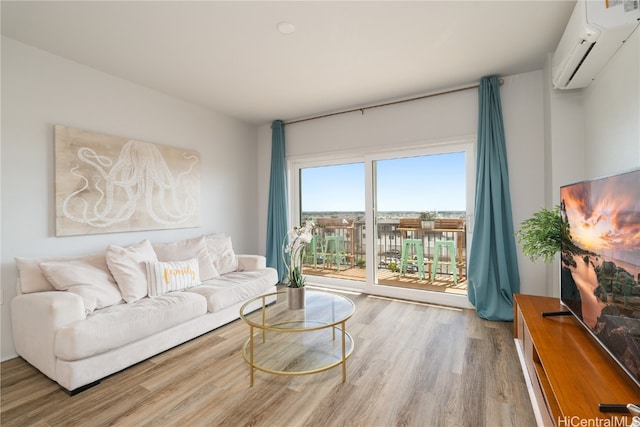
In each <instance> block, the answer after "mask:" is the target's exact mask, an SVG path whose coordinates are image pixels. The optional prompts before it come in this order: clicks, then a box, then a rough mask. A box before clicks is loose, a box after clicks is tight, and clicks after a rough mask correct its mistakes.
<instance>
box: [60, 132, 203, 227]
mask: <svg viewBox="0 0 640 427" xmlns="http://www.w3.org/2000/svg"><path fill="white" fill-rule="evenodd" d="M54 140H55V190H56V197H55V201H56V236H74V235H83V234H98V233H114V232H126V231H142V230H158V229H170V228H189V227H198V226H199V225H200V154H199V153H197V152H194V151H189V150H185V149H180V148H175V147H167V146H162V145H157V144H152V143H149V142H141V141H136V140H133V139H128V138H122V137H118V136H111V135H104V134H100V133H95V132H90V131H86V130H81V129H75V128H72V127H67V126H59V125H58V126H55V137H54Z"/></svg>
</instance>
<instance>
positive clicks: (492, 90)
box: [468, 76, 520, 320]
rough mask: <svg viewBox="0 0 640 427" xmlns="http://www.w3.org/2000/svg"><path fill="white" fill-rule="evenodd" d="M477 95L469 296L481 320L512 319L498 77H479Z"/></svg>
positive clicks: (512, 262)
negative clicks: (474, 188)
mask: <svg viewBox="0 0 640 427" xmlns="http://www.w3.org/2000/svg"><path fill="white" fill-rule="evenodd" d="M478 98H479V122H478V142H477V158H476V199H475V201H476V205H475V217H474V230H473V242H472V244H471V253H470V254H469V262H468V284H469V289H468V298H469V301H470V302H471V304H473V305H474V306H475V307H476V312H477V314H478V316H480V317H482V318H484V319H488V320H513V294H514V293H518V292H519V291H520V275H519V272H518V261H517V258H516V256H517V255H516V242H515V237H514V230H513V221H512V216H511V197H510V195H509V170H508V167H507V151H506V147H505V138H504V125H503V122H502V106H501V103H500V85H499V82H498V78H497V77H495V76H492V77H485V78H483V79H482V80H481V81H480V88H479V96H478Z"/></svg>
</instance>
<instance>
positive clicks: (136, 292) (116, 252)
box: [107, 239, 158, 303]
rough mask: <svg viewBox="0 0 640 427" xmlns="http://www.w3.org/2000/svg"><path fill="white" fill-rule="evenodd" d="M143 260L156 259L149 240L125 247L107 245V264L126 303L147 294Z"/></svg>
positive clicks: (145, 271)
mask: <svg viewBox="0 0 640 427" xmlns="http://www.w3.org/2000/svg"><path fill="white" fill-rule="evenodd" d="M145 261H153V262H155V261H158V257H157V256H156V253H155V251H154V250H153V247H152V246H151V242H149V240H146V239H145V240H143V241H142V242H140V243H138V244H136V245H131V246H128V247H126V248H121V247H119V246H114V245H110V246H109V247H107V265H108V266H109V270H110V271H111V274H113V277H114V279H116V283H117V284H118V288H120V293H121V294H122V298H123V299H124V300H125V301H126V302H128V303H132V302H135V301H137V300H139V299H140V298H144V297H146V296H147V270H146V267H145V265H144V262H145Z"/></svg>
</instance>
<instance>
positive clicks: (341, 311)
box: [240, 289, 355, 332]
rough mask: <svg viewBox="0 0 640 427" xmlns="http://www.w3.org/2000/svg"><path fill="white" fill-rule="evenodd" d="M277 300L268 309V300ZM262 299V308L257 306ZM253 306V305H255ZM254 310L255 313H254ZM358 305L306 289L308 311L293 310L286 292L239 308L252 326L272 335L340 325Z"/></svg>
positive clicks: (241, 315) (333, 295)
mask: <svg viewBox="0 0 640 427" xmlns="http://www.w3.org/2000/svg"><path fill="white" fill-rule="evenodd" d="M273 295H276V296H277V300H276V302H275V303H273V304H270V305H267V304H265V301H266V299H267V297H269V296H273ZM260 299H262V301H263V305H262V307H261V308H258V309H257V310H256V309H255V302H256V301H257V300H260ZM252 303H253V304H252ZM251 309H253V310H255V311H253V312H251V311H250V310H251ZM354 311H355V304H354V303H353V301H351V300H350V299H349V298H346V297H344V296H342V295H338V294H333V293H330V292H325V291H320V290H310V289H305V308H304V309H302V310H290V309H289V308H288V307H287V294H286V292H285V291H282V292H274V293H272V294H267V295H262V296H259V297H256V298H253V299H252V300H250V301H247V302H246V303H245V304H244V305H243V306H242V307H241V308H240V317H242V318H243V319H244V321H245V322H247V323H248V324H249V325H251V326H254V327H257V328H260V329H265V330H273V331H287V332H295V331H309V330H314V329H322V328H326V327H328V326H333V325H337V324H339V323H342V322H344V321H346V320H347V319H349V318H350V317H351V316H352V315H353V312H354Z"/></svg>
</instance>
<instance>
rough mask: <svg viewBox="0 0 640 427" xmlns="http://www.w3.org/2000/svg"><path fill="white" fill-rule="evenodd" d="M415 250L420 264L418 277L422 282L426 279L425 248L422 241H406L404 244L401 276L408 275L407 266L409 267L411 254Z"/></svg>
mask: <svg viewBox="0 0 640 427" xmlns="http://www.w3.org/2000/svg"><path fill="white" fill-rule="evenodd" d="M412 249H414V250H415V253H416V263H417V264H418V265H417V267H418V277H419V278H420V280H422V279H423V278H424V248H423V247H422V240H421V239H404V241H403V242H402V256H401V257H400V276H402V275H404V274H407V266H408V265H409V262H408V259H407V258H408V256H409V252H411V250H412Z"/></svg>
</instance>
